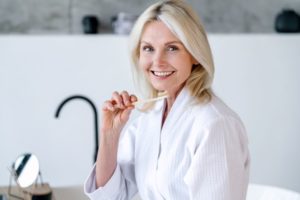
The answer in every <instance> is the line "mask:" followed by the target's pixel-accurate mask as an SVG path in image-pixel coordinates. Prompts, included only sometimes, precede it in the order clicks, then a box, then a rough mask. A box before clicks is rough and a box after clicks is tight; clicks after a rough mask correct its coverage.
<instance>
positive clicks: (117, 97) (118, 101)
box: [112, 92, 125, 109]
mask: <svg viewBox="0 0 300 200" xmlns="http://www.w3.org/2000/svg"><path fill="white" fill-rule="evenodd" d="M112 100H113V101H114V102H115V105H114V107H117V108H121V109H124V108H125V105H124V103H123V99H122V96H121V95H120V94H119V93H118V92H114V93H113V94H112Z"/></svg>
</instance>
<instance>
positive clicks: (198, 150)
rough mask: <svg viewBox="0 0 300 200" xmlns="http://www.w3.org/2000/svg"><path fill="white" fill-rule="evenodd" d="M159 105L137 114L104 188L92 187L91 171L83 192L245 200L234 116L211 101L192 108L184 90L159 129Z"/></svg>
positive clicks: (243, 152)
mask: <svg viewBox="0 0 300 200" xmlns="http://www.w3.org/2000/svg"><path fill="white" fill-rule="evenodd" d="M164 105H165V102H164V100H162V101H160V102H157V103H156V105H155V107H154V109H153V110H151V111H149V112H148V113H144V114H141V116H139V117H138V118H137V119H136V120H135V121H134V122H133V123H132V124H131V125H130V126H128V128H127V129H126V130H124V131H123V133H122V136H121V138H120V142H119V149H118V165H117V168H116V169H115V172H114V174H113V176H112V177H111V179H110V180H109V181H108V183H107V184H106V185H105V186H104V187H100V188H97V189H96V187H95V168H93V170H92V172H91V174H90V175H89V177H88V178H87V180H86V182H85V185H84V190H85V193H86V194H87V195H88V196H89V198H90V199H92V200H101V199H111V200H114V199H131V198H132V197H133V196H134V195H135V194H136V193H137V192H138V193H139V195H140V196H141V198H142V199H143V200H162V199H167V200H176V199H178V200H189V199H191V200H192V199H193V200H194V199H197V200H245V199H246V192H247V186H248V178H249V152H248V142H247V136H246V132H245V128H244V126H243V124H242V122H241V120H240V119H239V117H238V116H237V115H236V114H235V113H234V112H233V111H232V110H231V109H230V108H228V107H227V106H226V105H225V104H224V103H223V102H222V101H221V100H220V99H218V98H217V97H216V96H214V97H213V98H212V100H211V102H209V103H207V104H205V105H199V104H196V103H195V101H193V98H192V97H191V96H190V94H189V91H188V90H187V89H185V88H184V89H183V90H182V91H181V92H180V94H179V95H178V97H177V98H176V101H175V102H174V104H173V106H172V108H171V111H170V113H169V114H168V117H167V119H166V121H165V123H164V125H163V127H161V123H162V114H163V109H164Z"/></svg>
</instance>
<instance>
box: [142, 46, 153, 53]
mask: <svg viewBox="0 0 300 200" xmlns="http://www.w3.org/2000/svg"><path fill="white" fill-rule="evenodd" d="M143 51H147V52H151V51H153V48H152V47H149V46H144V47H143Z"/></svg>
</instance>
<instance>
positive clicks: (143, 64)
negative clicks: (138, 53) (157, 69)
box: [139, 58, 151, 71]
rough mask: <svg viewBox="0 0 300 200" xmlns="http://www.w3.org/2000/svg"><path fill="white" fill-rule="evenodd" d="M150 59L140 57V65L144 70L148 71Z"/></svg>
mask: <svg viewBox="0 0 300 200" xmlns="http://www.w3.org/2000/svg"><path fill="white" fill-rule="evenodd" d="M150 64H151V63H150V61H149V60H148V59H145V58H140V59H139V67H140V69H141V70H142V71H147V70H148V69H149V67H150Z"/></svg>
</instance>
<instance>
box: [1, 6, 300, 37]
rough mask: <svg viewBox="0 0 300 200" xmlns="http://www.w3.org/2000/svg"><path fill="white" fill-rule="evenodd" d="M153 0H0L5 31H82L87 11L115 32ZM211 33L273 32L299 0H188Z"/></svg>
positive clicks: (101, 29) (105, 28) (102, 29)
mask: <svg viewBox="0 0 300 200" xmlns="http://www.w3.org/2000/svg"><path fill="white" fill-rule="evenodd" d="M153 2H154V1H149V0H124V1H118V0H85V1H79V0H51V1H47V0H0V33H1V34H11V33H19V34H70V33H72V34H80V33H82V20H83V18H84V16H86V15H93V16H96V17H97V18H98V21H99V22H100V23H99V32H112V26H111V21H112V18H113V17H114V16H116V15H117V14H119V13H121V12H125V13H130V14H134V15H138V14H140V13H141V12H142V11H143V10H144V9H145V8H146V7H147V6H148V5H150V4H151V3H153ZM187 2H189V3H190V4H191V5H192V6H193V8H194V9H195V10H196V11H197V12H198V14H199V15H200V16H201V18H202V20H203V22H204V24H205V26H206V29H207V31H208V32H211V33H272V32H274V21H275V18H276V16H277V15H278V14H280V13H281V11H282V10H286V9H292V10H295V11H296V12H299V11H300V5H299V0H263V1H262V0H252V1H246V0H223V1H217V0H187Z"/></svg>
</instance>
